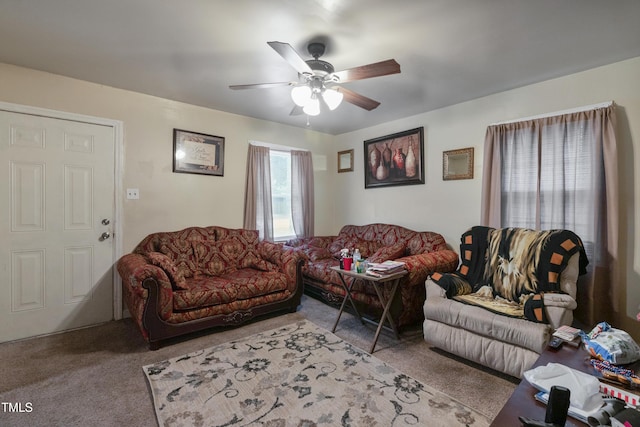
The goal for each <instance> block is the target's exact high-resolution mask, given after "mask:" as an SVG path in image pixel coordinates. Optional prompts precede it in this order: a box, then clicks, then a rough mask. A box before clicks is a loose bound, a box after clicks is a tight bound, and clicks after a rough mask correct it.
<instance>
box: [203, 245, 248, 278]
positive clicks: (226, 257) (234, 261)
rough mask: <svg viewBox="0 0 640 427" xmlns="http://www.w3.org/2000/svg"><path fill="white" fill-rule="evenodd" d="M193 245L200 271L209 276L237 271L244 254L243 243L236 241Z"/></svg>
mask: <svg viewBox="0 0 640 427" xmlns="http://www.w3.org/2000/svg"><path fill="white" fill-rule="evenodd" d="M192 243H193V252H194V254H195V255H196V258H197V260H198V266H199V267H200V271H201V272H202V273H204V274H207V275H209V276H220V275H222V274H225V273H228V272H231V271H234V270H236V269H237V266H238V262H239V261H240V260H241V257H242V253H243V252H244V246H243V245H242V243H240V242H239V241H237V240H235V239H228V240H220V241H218V242H212V241H208V240H206V241H205V240H202V241H193V242H192Z"/></svg>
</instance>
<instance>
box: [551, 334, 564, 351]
mask: <svg viewBox="0 0 640 427" xmlns="http://www.w3.org/2000/svg"><path fill="white" fill-rule="evenodd" d="M562 343H563V341H562V340H561V339H560V338H557V337H554V338H551V341H549V347H551V348H553V349H555V350H557V349H559V348H560V347H562Z"/></svg>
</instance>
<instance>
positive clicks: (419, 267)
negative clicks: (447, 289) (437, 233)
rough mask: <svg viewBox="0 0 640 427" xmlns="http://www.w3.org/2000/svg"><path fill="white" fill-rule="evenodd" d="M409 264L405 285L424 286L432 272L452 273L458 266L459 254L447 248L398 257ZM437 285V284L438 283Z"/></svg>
mask: <svg viewBox="0 0 640 427" xmlns="http://www.w3.org/2000/svg"><path fill="white" fill-rule="evenodd" d="M396 261H401V262H404V263H405V264H406V265H407V270H408V271H409V276H408V278H407V279H406V282H404V283H405V286H423V284H424V282H425V280H427V277H428V276H429V275H430V274H433V273H435V272H438V273H450V272H452V271H455V270H456V268H458V262H459V259H458V254H457V253H455V252H454V251H452V250H449V249H445V250H441V251H434V252H428V253H422V254H416V255H409V256H405V257H402V258H398V259H396ZM436 286H437V285H436Z"/></svg>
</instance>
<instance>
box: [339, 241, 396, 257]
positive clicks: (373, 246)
mask: <svg viewBox="0 0 640 427" xmlns="http://www.w3.org/2000/svg"><path fill="white" fill-rule="evenodd" d="M352 245H353V247H352V248H351V249H356V248H357V249H359V250H360V255H361V256H362V257H363V258H369V257H370V256H371V255H373V254H375V253H376V252H377V251H378V250H379V249H380V248H381V247H383V243H382V242H379V241H377V240H364V239H356V240H355V241H353V242H352ZM402 249H403V251H404V245H403V246H402ZM397 258H399V257H397ZM390 259H391V258H390Z"/></svg>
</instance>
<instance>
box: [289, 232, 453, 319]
mask: <svg viewBox="0 0 640 427" xmlns="http://www.w3.org/2000/svg"><path fill="white" fill-rule="evenodd" d="M285 245H287V246H290V247H293V248H294V249H295V250H296V251H298V252H301V253H303V254H304V256H305V258H306V261H305V265H304V267H303V270H302V281H303V283H304V286H305V293H307V294H309V295H311V296H313V297H316V298H318V299H320V300H321V301H324V302H326V303H329V304H331V305H339V304H340V303H341V302H342V300H343V298H344V295H345V292H344V289H343V288H342V286H341V285H340V278H339V277H338V274H337V273H336V272H335V271H332V270H331V267H333V266H337V265H339V257H340V250H341V249H343V248H348V249H350V250H353V249H356V248H357V249H359V250H360V254H361V256H362V257H363V258H365V259H367V260H368V261H371V262H382V261H386V260H389V259H391V260H397V261H402V262H405V263H406V265H407V269H408V271H409V274H408V275H407V276H405V277H404V278H403V279H402V280H401V282H400V288H399V292H398V295H397V296H396V301H395V302H394V303H393V305H392V307H391V315H392V316H393V319H394V321H395V322H396V325H397V326H398V327H399V328H401V327H403V326H407V325H412V324H415V323H417V322H419V321H421V320H422V319H423V314H422V304H423V303H424V299H425V290H424V282H425V280H426V278H427V276H428V275H429V274H431V273H433V272H435V271H454V270H455V269H456V267H457V266H458V255H457V254H456V253H455V252H454V251H452V250H450V249H448V248H447V245H446V242H445V240H444V238H443V237H442V236H441V235H440V234H438V233H434V232H431V231H421V232H418V231H413V230H409V229H408V228H404V227H401V226H398V225H392V224H379V223H376V224H368V225H361V226H358V225H345V226H344V227H342V229H341V230H340V232H339V233H338V235H337V236H316V237H310V238H304V239H293V240H290V241H288V242H287V243H285ZM346 280H352V279H350V278H346ZM385 290H387V291H388V289H386V288H385ZM352 295H353V299H354V301H355V302H356V304H357V305H358V309H359V310H361V313H364V314H368V315H370V316H376V317H378V316H380V314H381V313H382V307H381V306H380V303H379V300H378V298H377V295H376V294H375V290H374V289H373V287H371V286H367V285H364V284H363V283H362V281H358V282H357V283H355V284H354V286H353V289H352ZM385 297H386V298H388V297H389V295H388V294H385Z"/></svg>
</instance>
